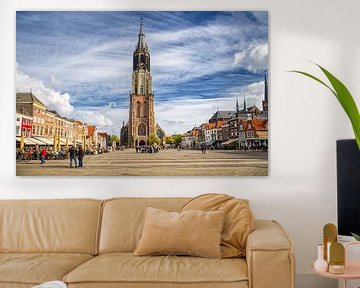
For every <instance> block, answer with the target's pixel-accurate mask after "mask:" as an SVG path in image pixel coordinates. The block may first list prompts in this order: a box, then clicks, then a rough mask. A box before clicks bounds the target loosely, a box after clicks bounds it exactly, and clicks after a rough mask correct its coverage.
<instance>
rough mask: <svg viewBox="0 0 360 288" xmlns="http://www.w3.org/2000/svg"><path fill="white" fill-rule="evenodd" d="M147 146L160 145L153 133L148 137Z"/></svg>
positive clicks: (158, 139)
mask: <svg viewBox="0 0 360 288" xmlns="http://www.w3.org/2000/svg"><path fill="white" fill-rule="evenodd" d="M149 144H150V145H154V144H160V138H159V137H158V136H156V134H155V133H154V132H151V133H150V135H149Z"/></svg>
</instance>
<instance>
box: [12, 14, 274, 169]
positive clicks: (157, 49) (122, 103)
mask: <svg viewBox="0 0 360 288" xmlns="http://www.w3.org/2000/svg"><path fill="white" fill-rule="evenodd" d="M268 46H269V45H268V13H267V12H266V11H221V12H220V11H186V12H181V11H141V12H136V11H134V12H124V11H114V12H110V11H98V12H95V11H92V12H87V11H82V12H78V11H76V12H75V11H74V12H73V11H68V12H65V11H41V12H40V11H39V12H37V11H18V12H17V15H16V95H15V96H16V161H17V162H16V174H17V175H18V176H122V175H134V176H135V175H136V176H267V175H268V147H269V133H268V121H269V112H268V111H269V105H268V101H269V92H268Z"/></svg>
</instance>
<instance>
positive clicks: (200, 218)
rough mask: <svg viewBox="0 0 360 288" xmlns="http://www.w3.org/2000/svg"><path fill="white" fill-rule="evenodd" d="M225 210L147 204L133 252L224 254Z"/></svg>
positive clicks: (151, 253) (206, 255)
mask: <svg viewBox="0 0 360 288" xmlns="http://www.w3.org/2000/svg"><path fill="white" fill-rule="evenodd" d="M224 216H225V212H224V211H193V210H190V211H185V212H167V211H164V210H160V209H156V208H152V207H147V208H146V213H145V222H144V228H143V231H142V235H141V238H140V240H139V242H138V244H137V247H136V249H135V252H134V255H137V256H144V255H192V256H200V257H206V258H221V248H220V242H221V232H222V228H223V222H224Z"/></svg>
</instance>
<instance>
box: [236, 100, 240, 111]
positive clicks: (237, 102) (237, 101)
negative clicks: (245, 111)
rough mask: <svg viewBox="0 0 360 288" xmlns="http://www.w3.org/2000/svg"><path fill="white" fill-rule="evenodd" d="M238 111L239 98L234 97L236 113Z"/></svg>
mask: <svg viewBox="0 0 360 288" xmlns="http://www.w3.org/2000/svg"><path fill="white" fill-rule="evenodd" d="M237 112H239V98H238V97H236V113H237Z"/></svg>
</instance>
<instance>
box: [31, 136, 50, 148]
mask: <svg viewBox="0 0 360 288" xmlns="http://www.w3.org/2000/svg"><path fill="white" fill-rule="evenodd" d="M32 139H34V140H38V141H40V144H39V145H51V146H52V145H54V140H52V139H49V138H45V137H33V138H32ZM41 142H42V143H41Z"/></svg>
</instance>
